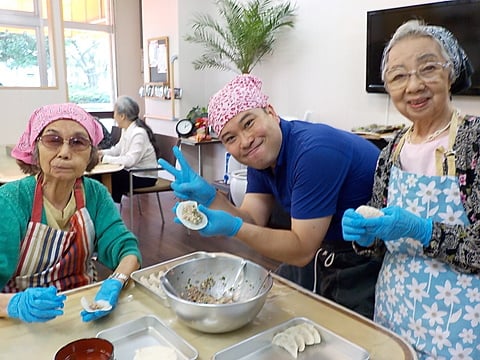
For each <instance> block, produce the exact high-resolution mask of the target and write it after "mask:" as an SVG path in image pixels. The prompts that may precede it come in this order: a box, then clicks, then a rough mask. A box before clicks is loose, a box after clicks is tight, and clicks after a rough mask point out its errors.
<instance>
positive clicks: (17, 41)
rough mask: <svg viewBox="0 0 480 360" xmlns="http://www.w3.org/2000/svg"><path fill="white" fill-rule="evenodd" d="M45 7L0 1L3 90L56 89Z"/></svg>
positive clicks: (31, 1) (27, 0)
mask: <svg viewBox="0 0 480 360" xmlns="http://www.w3.org/2000/svg"><path fill="white" fill-rule="evenodd" d="M46 14H47V6H46V3H44V4H43V5H41V3H40V0H16V1H15V0H0V84H1V86H21V87H47V86H55V85H56V83H55V65H54V57H53V50H52V48H50V46H51V45H52V44H50V43H49V39H52V36H51V27H50V26H49V23H48V21H47V16H46Z"/></svg>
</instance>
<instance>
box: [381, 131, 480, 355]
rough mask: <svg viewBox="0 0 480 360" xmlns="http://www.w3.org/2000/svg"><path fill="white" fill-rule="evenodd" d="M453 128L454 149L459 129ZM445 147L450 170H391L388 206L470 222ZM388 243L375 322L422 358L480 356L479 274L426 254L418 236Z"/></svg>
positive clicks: (436, 219)
mask: <svg viewBox="0 0 480 360" xmlns="http://www.w3.org/2000/svg"><path fill="white" fill-rule="evenodd" d="M452 128H453V130H450V134H449V136H450V139H449V148H450V149H452V145H453V141H454V138H455V134H456V128H457V127H456V126H452ZM399 148H401V146H399ZM440 150H441V151H442V152H443V154H444V156H445V157H450V159H447V171H446V172H447V174H444V175H439V176H424V175H418V174H414V173H408V172H405V171H402V170H401V169H400V168H398V167H395V166H394V167H393V168H392V170H391V174H390V184H389V189H388V205H398V206H401V207H403V208H404V209H406V210H408V211H410V212H412V213H414V214H416V215H418V216H421V217H424V218H427V217H429V218H431V219H432V220H433V221H434V222H443V223H446V224H468V223H469V221H468V218H467V215H466V213H465V211H464V208H463V206H462V202H461V199H460V191H459V185H458V179H457V178H456V177H455V176H454V175H452V172H453V174H454V171H455V166H454V165H455V164H454V160H453V162H452V159H451V158H452V157H451V156H450V154H451V153H452V151H443V148H442V149H440ZM398 151H400V150H399V149H398ZM452 166H453V167H452ZM440 168H441V167H440ZM438 171H439V166H437V172H438ZM442 172H443V171H442ZM442 172H441V173H442ZM385 244H386V246H387V249H388V251H387V253H386V254H385V258H384V261H383V266H382V269H381V270H380V274H379V278H378V281H377V286H376V292H375V294H376V296H375V297H376V299H375V316H374V319H375V321H376V322H378V323H380V324H382V325H384V326H386V327H387V328H389V329H391V330H393V331H394V332H395V333H397V334H399V335H400V336H402V337H403V338H404V339H405V340H406V341H407V342H409V343H410V344H411V345H412V346H413V347H414V348H415V350H416V351H417V354H418V356H419V358H420V359H421V360H433V359H435V360H440V359H442V360H453V359H458V360H460V359H462V360H477V359H480V276H479V275H472V274H464V273H459V272H457V271H455V270H453V269H452V268H451V267H450V266H449V265H448V264H446V263H444V262H440V261H437V260H435V259H433V258H430V257H427V256H425V255H423V246H422V245H421V243H420V242H419V241H417V240H414V239H411V238H402V239H399V240H397V241H386V242H385Z"/></svg>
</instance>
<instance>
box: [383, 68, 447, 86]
mask: <svg viewBox="0 0 480 360" xmlns="http://www.w3.org/2000/svg"><path fill="white" fill-rule="evenodd" d="M449 65H450V63H449V62H448V61H447V62H444V63H441V62H427V63H425V64H421V65H420V66H419V67H418V68H417V69H416V70H411V71H407V70H406V69H404V68H403V67H400V68H394V69H392V70H388V71H387V72H386V73H385V83H386V85H387V87H388V89H389V90H398V89H403V88H405V86H407V83H408V80H409V79H410V76H412V75H416V76H417V77H418V78H419V79H420V80H422V81H424V82H426V83H428V82H432V81H436V80H438V77H439V75H440V73H441V72H442V71H443V69H445V68H446V67H448V66H449Z"/></svg>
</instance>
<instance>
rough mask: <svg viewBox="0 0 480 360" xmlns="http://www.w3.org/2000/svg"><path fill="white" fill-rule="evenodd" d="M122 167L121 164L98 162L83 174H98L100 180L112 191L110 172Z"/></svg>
mask: <svg viewBox="0 0 480 360" xmlns="http://www.w3.org/2000/svg"><path fill="white" fill-rule="evenodd" d="M123 168H124V166H123V165H121V164H102V163H99V164H97V166H95V167H94V168H93V169H92V171H90V172H86V173H85V175H87V176H89V175H100V181H101V182H102V184H103V185H105V187H106V188H107V189H108V192H109V193H112V173H114V172H117V171H120V170H122V169H123Z"/></svg>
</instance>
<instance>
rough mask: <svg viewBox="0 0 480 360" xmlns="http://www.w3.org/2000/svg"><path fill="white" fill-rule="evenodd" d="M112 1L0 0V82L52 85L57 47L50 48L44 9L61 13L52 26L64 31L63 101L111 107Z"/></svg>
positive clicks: (99, 108)
mask: <svg viewBox="0 0 480 360" xmlns="http://www.w3.org/2000/svg"><path fill="white" fill-rule="evenodd" d="M112 3H113V0H61V1H51V0H0V84H1V85H3V86H8V87H52V86H57V84H56V76H55V74H56V66H55V62H54V60H55V55H57V56H63V53H62V54H54V51H53V45H54V44H52V43H51V42H52V41H53V39H54V37H53V36H52V25H51V23H53V22H51V21H52V20H53V19H51V15H49V14H62V15H63V19H62V20H63V29H61V30H60V29H59V30H58V31H62V30H63V32H64V41H65V43H64V48H65V64H66V73H67V78H66V82H67V86H68V97H69V101H71V102H75V103H77V104H80V105H81V106H83V107H84V108H85V109H87V110H88V111H111V110H112V109H113V104H114V98H115V81H114V74H115V71H114V51H113V49H114V46H113V44H114V33H113V25H112V24H113V21H112ZM60 6H61V8H60ZM54 7H55V8H54ZM49 21H50V22H49ZM55 23H58V22H55ZM58 31H56V32H57V33H58ZM56 38H60V37H58V36H56ZM60 46H61V45H60ZM56 48H59V45H58V44H57V46H56ZM1 85H0V86H1Z"/></svg>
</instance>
